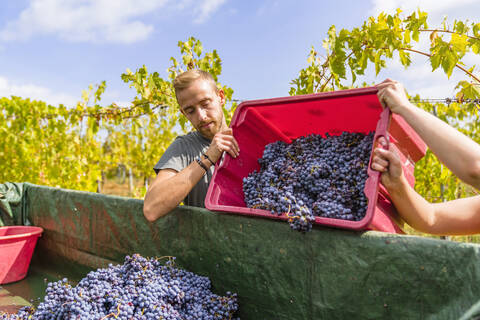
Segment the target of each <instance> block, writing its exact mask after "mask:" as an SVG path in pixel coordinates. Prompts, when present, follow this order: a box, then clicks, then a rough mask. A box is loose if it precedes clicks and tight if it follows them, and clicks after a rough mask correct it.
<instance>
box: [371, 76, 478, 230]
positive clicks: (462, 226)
mask: <svg viewBox="0 0 480 320" xmlns="http://www.w3.org/2000/svg"><path fill="white" fill-rule="evenodd" d="M377 88H378V97H379V100H380V102H381V103H382V104H383V105H384V106H388V107H389V108H390V109H391V110H392V112H393V113H397V114H399V115H400V116H402V117H403V118H404V119H405V121H406V122H407V123H408V124H409V125H410V126H411V127H412V128H413V129H414V130H415V131H416V132H417V133H418V134H419V135H420V137H422V139H423V140H424V141H425V143H426V144H427V145H428V147H429V148H430V149H431V150H432V152H433V153H434V154H435V155H436V156H437V157H438V159H439V160H440V161H441V162H442V163H443V164H444V165H445V166H447V167H448V168H449V169H450V170H451V171H452V172H453V173H454V174H455V175H456V176H457V177H458V178H460V179H461V180H463V181H464V182H466V183H468V184H470V185H471V186H473V187H474V188H476V189H477V190H480V146H479V145H478V144H477V143H476V142H475V141H473V140H471V139H470V138H468V137H467V136H465V135H463V134H462V133H460V132H459V131H457V130H455V129H454V128H452V127H450V126H449V125H448V124H446V123H445V122H443V121H441V120H440V119H438V118H436V117H434V116H433V115H431V114H429V113H428V112H426V111H424V110H422V109H419V108H417V107H415V106H414V105H412V104H411V103H410V102H409V101H408V98H407V96H406V94H405V90H404V88H403V86H402V85H401V84H400V83H398V82H396V81H393V80H390V79H387V80H385V81H384V82H382V83H380V84H378V85H377ZM379 140H380V141H379V144H380V145H383V148H382V147H377V148H376V149H375V150H374V153H373V154H374V156H373V158H372V169H374V170H377V171H380V172H382V177H381V179H382V183H383V185H384V186H385V188H387V190H388V192H389V193H390V196H391V198H392V201H393V203H394V204H395V207H396V208H397V211H398V213H399V214H400V215H401V216H402V217H403V219H404V220H405V221H406V222H407V223H408V224H409V225H411V226H412V227H413V228H415V229H417V230H419V231H422V232H426V233H431V234H438V235H460V234H473V233H480V196H478V195H477V196H473V197H469V198H464V199H456V200H452V201H447V202H442V203H430V202H428V201H426V200H425V199H424V198H422V196H420V195H419V194H418V193H417V192H415V190H414V189H413V188H412V187H410V185H409V184H408V182H407V180H406V179H405V176H404V175H403V171H402V165H401V163H400V159H399V157H398V155H397V154H396V153H394V152H393V151H391V150H388V146H387V143H386V141H385V139H383V138H380V139H379Z"/></svg>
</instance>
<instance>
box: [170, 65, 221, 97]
mask: <svg viewBox="0 0 480 320" xmlns="http://www.w3.org/2000/svg"><path fill="white" fill-rule="evenodd" d="M199 79H201V80H206V81H209V82H210V83H211V84H212V87H213V88H214V90H215V91H216V92H217V91H218V88H217V84H216V82H215V79H213V77H212V75H211V74H210V73H208V72H207V71H203V70H200V69H190V70H187V71H185V72H183V73H181V74H179V75H178V76H177V77H176V78H175V80H173V88H174V89H175V95H177V94H178V92H180V91H182V90H184V89H186V88H188V87H189V86H190V85H191V84H192V83H193V82H194V81H196V80H199Z"/></svg>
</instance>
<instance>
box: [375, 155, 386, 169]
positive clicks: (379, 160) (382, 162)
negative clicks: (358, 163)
mask: <svg viewBox="0 0 480 320" xmlns="http://www.w3.org/2000/svg"><path fill="white" fill-rule="evenodd" d="M372 161H373V163H375V164H378V165H380V166H382V167H384V168H387V167H388V161H387V160H385V159H382V158H380V157H373V159H372Z"/></svg>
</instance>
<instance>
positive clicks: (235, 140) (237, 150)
mask: <svg viewBox="0 0 480 320" xmlns="http://www.w3.org/2000/svg"><path fill="white" fill-rule="evenodd" d="M232 142H233V146H234V148H235V151H236V152H237V156H238V155H239V154H240V147H239V146H238V142H237V139H235V138H233V140H232Z"/></svg>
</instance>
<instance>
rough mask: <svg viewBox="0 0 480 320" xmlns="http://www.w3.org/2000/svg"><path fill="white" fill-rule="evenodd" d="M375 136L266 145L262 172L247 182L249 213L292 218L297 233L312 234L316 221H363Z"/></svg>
mask: <svg viewBox="0 0 480 320" xmlns="http://www.w3.org/2000/svg"><path fill="white" fill-rule="evenodd" d="M373 137H374V133H373V132H371V133H369V134H363V133H349V132H343V133H342V134H341V135H338V136H331V135H329V134H327V135H326V136H325V137H322V136H321V135H316V134H312V135H309V136H307V137H300V138H298V139H295V140H293V141H292V143H290V144H287V143H285V142H282V141H277V142H274V143H271V144H268V145H267V146H265V150H264V152H263V157H262V158H261V159H259V160H258V162H259V164H260V170H259V171H258V172H257V171H256V170H255V171H254V172H252V173H250V174H249V175H248V177H245V178H244V179H243V193H244V196H245V203H246V205H247V207H249V208H257V209H264V210H269V211H270V212H271V213H272V214H277V215H282V214H283V213H286V214H287V216H288V222H289V223H290V226H291V227H292V229H294V230H298V231H303V232H306V231H310V230H311V228H312V222H314V221H315V217H317V216H318V217H326V218H333V219H343V220H350V221H359V220H361V219H363V217H364V216H365V213H366V210H367V199H366V197H365V194H364V192H363V189H364V187H365V181H366V179H367V177H368V176H367V167H368V163H369V159H370V153H371V149H372V143H373Z"/></svg>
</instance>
